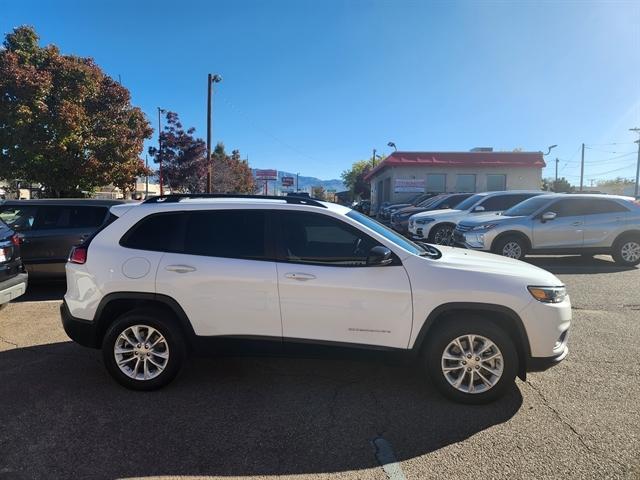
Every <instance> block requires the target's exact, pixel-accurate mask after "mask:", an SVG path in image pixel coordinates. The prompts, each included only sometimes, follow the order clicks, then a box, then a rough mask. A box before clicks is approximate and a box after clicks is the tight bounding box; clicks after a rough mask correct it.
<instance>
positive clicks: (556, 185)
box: [553, 157, 560, 192]
mask: <svg viewBox="0 0 640 480" xmlns="http://www.w3.org/2000/svg"><path fill="white" fill-rule="evenodd" d="M559 162H560V160H559V159H558V157H556V183H555V184H554V186H553V191H554V192H555V189H556V188H557V187H558V163H559Z"/></svg>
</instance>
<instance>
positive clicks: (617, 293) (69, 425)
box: [0, 257, 640, 480]
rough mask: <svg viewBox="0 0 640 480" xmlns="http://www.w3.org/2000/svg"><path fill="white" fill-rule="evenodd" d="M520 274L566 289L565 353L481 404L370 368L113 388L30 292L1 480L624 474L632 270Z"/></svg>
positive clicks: (58, 289) (10, 370) (9, 362)
mask: <svg viewBox="0 0 640 480" xmlns="http://www.w3.org/2000/svg"><path fill="white" fill-rule="evenodd" d="M529 261H530V262H531V263H534V264H536V265H539V266H542V267H543V268H547V269H548V270H551V271H552V272H554V273H556V274H557V275H558V276H559V277H560V278H561V279H562V280H563V281H564V282H565V283H566V284H567V286H568V287H569V292H570V295H571V298H572V303H573V306H574V312H573V313H574V322H573V327H572V331H571V337H570V349H571V353H570V355H569V357H568V358H567V359H566V360H565V361H564V362H563V363H562V364H560V365H559V366H557V367H556V368H554V369H551V370H549V371H547V372H543V373H536V374H530V375H529V377H528V379H527V381H526V382H522V381H520V380H518V381H517V387H516V388H515V389H514V390H512V391H511V392H510V393H509V394H508V395H507V397H506V398H504V399H502V400H501V401H499V402H497V403H494V404H491V405H488V406H482V407H470V406H462V405H457V404H453V403H450V402H448V401H445V400H443V399H442V398H441V397H440V396H439V395H438V394H437V393H436V392H435V390H434V388H433V387H431V386H430V385H429V383H428V382H426V381H425V380H424V379H423V377H422V375H421V374H420V371H419V370H417V369H415V368H409V367H408V366H407V365H403V364H398V363H395V362H387V361H383V360H378V361H367V362H365V361H361V360H347V359H330V360H327V359H288V358H226V359H192V360H190V362H189V364H188V365H187V367H186V369H185V371H184V372H183V374H182V375H181V376H180V377H179V378H178V379H177V381H175V382H174V383H173V384H171V385H170V386H169V387H168V388H166V389H164V390H161V391H157V392H151V393H136V392H131V391H127V390H125V389H123V388H121V387H119V386H118V385H117V384H115V383H114V382H113V381H112V380H111V378H110V377H109V376H108V374H107V373H106V371H105V370H104V369H103V367H102V360H101V357H100V354H99V352H98V351H93V350H89V349H85V348H82V347H80V346H77V345H75V344H73V343H71V342H70V341H69V340H68V338H67V337H66V335H65V333H64V331H63V330H62V328H61V326H60V322H59V316H58V305H59V298H60V296H61V294H62V292H63V291H64V287H63V286H61V285H52V286H48V285H39V286H38V285H36V286H34V288H31V289H30V292H29V293H28V294H27V295H26V296H25V297H23V299H21V301H20V302H17V303H14V304H10V305H9V306H8V307H7V308H6V309H4V310H3V311H2V312H0V479H2V480H4V479H28V478H29V479H30V478H105V479H115V478H137V477H164V478H176V477H180V478H185V477H203V476H206V477H214V478H225V479H228V478H305V479H306V478H309V479H311V478H313V479H319V478H332V479H333V478H340V479H356V478H359V479H385V478H392V479H393V480H401V479H403V478H407V479H431V478H433V479H448V478H452V479H453V478H455V479H460V478H531V479H540V478H563V479H567V478H571V479H574V478H575V479H583V478H594V479H602V478H640V402H639V400H638V399H639V398H640V361H639V359H640V347H639V346H638V340H639V339H640V295H639V291H640V269H637V268H634V269H625V268H619V267H616V266H615V265H614V264H613V263H612V262H611V260H610V259H609V258H608V257H596V258H594V259H584V258H580V257H562V258H548V257H547V258H544V257H539V258H533V259H531V260H529Z"/></svg>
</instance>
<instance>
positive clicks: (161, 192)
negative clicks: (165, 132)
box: [158, 107, 166, 196]
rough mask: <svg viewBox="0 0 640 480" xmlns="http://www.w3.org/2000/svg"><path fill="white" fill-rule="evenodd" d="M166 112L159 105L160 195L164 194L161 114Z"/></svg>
mask: <svg viewBox="0 0 640 480" xmlns="http://www.w3.org/2000/svg"><path fill="white" fill-rule="evenodd" d="M163 113H166V110H164V109H162V108H160V107H158V163H159V164H160V196H162V195H164V189H163V188H162V187H163V185H162V124H161V117H160V116H161V115H162V114H163Z"/></svg>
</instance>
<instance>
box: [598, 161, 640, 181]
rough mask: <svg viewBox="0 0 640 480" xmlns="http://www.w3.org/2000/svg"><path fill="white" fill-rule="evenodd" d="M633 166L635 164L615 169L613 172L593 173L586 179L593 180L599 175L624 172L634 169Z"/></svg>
mask: <svg viewBox="0 0 640 480" xmlns="http://www.w3.org/2000/svg"><path fill="white" fill-rule="evenodd" d="M634 166H635V163H630V164H629V165H625V166H624V167H620V168H616V169H614V170H608V171H606V172H598V173H595V174H593V175H587V177H588V178H595V177H598V176H600V175H607V174H608V173H614V172H619V171H621V170H626V169H627V168H631V167H634Z"/></svg>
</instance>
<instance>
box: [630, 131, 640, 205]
mask: <svg viewBox="0 0 640 480" xmlns="http://www.w3.org/2000/svg"><path fill="white" fill-rule="evenodd" d="M629 130H630V131H632V132H636V133H637V134H638V135H640V128H637V127H636V128H630V129H629ZM634 143H637V144H638V162H637V163H636V188H635V190H634V194H633V195H634V197H635V198H636V200H637V199H638V193H639V192H638V180H640V137H638V140H636V141H635V142H634Z"/></svg>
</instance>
